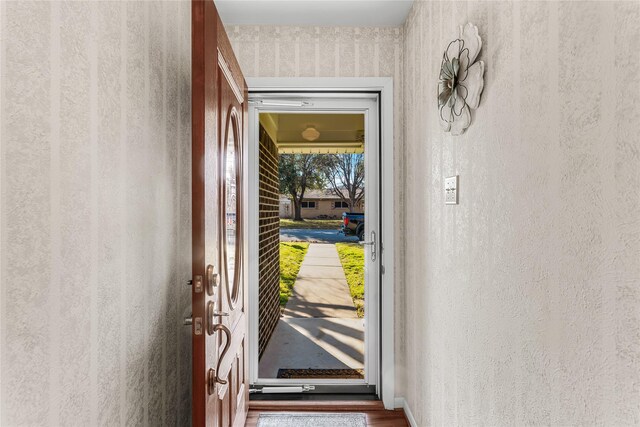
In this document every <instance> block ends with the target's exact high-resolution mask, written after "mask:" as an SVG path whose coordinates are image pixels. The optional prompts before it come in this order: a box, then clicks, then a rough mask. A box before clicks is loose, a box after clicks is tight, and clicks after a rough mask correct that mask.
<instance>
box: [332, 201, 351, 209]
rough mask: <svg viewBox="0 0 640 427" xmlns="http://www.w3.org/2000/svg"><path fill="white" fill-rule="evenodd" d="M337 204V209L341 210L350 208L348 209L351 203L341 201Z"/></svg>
mask: <svg viewBox="0 0 640 427" xmlns="http://www.w3.org/2000/svg"><path fill="white" fill-rule="evenodd" d="M335 203H336V204H335V208H336V209H340V208H348V207H349V203H347V202H342V201H340V202H335Z"/></svg>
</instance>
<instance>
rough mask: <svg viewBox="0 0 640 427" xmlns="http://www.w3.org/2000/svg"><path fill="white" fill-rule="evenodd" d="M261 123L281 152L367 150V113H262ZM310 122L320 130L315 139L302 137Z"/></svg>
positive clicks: (359, 151)
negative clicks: (365, 115) (365, 142)
mask: <svg viewBox="0 0 640 427" xmlns="http://www.w3.org/2000/svg"><path fill="white" fill-rule="evenodd" d="M260 124H262V126H263V127H264V128H265V130H266V131H267V133H268V134H269V136H271V139H273V141H274V142H275V143H276V145H277V146H278V152H279V153H281V154H286V153H289V154H290V153H304V154H329V153H332V154H337V153H345V154H346V153H362V152H364V139H363V138H364V114H321V113H311V114H297V113H294V114H291V113H261V114H260ZM308 126H313V127H315V128H316V130H317V131H318V132H320V137H319V138H318V139H316V140H315V141H306V140H305V139H304V138H303V137H302V131H304V130H305V129H306V128H307V127H308Z"/></svg>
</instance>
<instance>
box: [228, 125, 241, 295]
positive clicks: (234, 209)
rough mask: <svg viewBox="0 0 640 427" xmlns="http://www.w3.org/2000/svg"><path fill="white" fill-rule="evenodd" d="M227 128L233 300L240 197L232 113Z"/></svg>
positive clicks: (229, 247)
mask: <svg viewBox="0 0 640 427" xmlns="http://www.w3.org/2000/svg"><path fill="white" fill-rule="evenodd" d="M229 119H230V120H231V121H232V122H231V123H229V125H228V127H227V129H228V132H227V146H226V161H225V215H226V218H225V229H226V233H225V235H226V237H225V246H226V247H225V254H226V265H227V291H228V295H229V296H230V298H231V301H232V302H235V300H236V298H237V285H238V284H237V280H235V279H236V277H235V274H236V237H237V234H238V232H237V231H238V221H237V213H238V197H237V182H236V181H237V167H238V165H237V158H236V135H235V132H236V129H237V126H236V125H235V123H233V121H235V116H234V115H230V116H229Z"/></svg>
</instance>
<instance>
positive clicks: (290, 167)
mask: <svg viewBox="0 0 640 427" xmlns="http://www.w3.org/2000/svg"><path fill="white" fill-rule="evenodd" d="M320 166H321V165H320V156H319V155H318V154H281V155H280V162H279V167H278V169H279V174H280V192H281V193H283V194H287V195H288V196H289V197H291V200H292V201H293V211H294V217H293V220H294V221H303V219H302V213H301V211H302V200H303V198H304V192H305V191H307V190H309V189H314V188H322V187H323V184H324V181H323V178H324V177H323V174H322V171H321V169H322V168H321V167H320Z"/></svg>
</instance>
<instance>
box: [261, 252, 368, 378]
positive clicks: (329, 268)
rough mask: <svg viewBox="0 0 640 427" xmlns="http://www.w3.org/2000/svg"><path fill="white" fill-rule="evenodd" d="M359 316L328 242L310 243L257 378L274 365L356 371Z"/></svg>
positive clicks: (270, 374) (360, 354) (360, 355)
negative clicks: (350, 369) (291, 294)
mask: <svg viewBox="0 0 640 427" xmlns="http://www.w3.org/2000/svg"><path fill="white" fill-rule="evenodd" d="M363 367H364V319H359V318H358V316H357V312H356V308H355V306H354V305H353V300H352V299H351V294H350V293H349V287H348V285H347V280H346V278H345V276H344V271H343V269H342V264H341V263H340V258H338V252H337V250H336V247H335V245H333V244H320V243H312V244H310V245H309V249H308V251H307V254H306V256H305V258H304V261H303V262H302V266H301V267H300V271H299V272H298V277H297V279H296V283H295V286H294V288H293V296H292V297H291V298H290V299H289V301H288V302H287V305H286V307H285V310H284V317H282V318H280V321H279V322H278V325H277V326H276V329H275V331H274V332H273V335H272V336H271V339H270V340H269V344H268V346H267V348H266V350H265V352H264V354H263V355H262V359H261V360H260V374H259V376H260V377H261V378H276V377H277V374H278V369H307V368H314V369H346V368H352V369H362V368H363Z"/></svg>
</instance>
